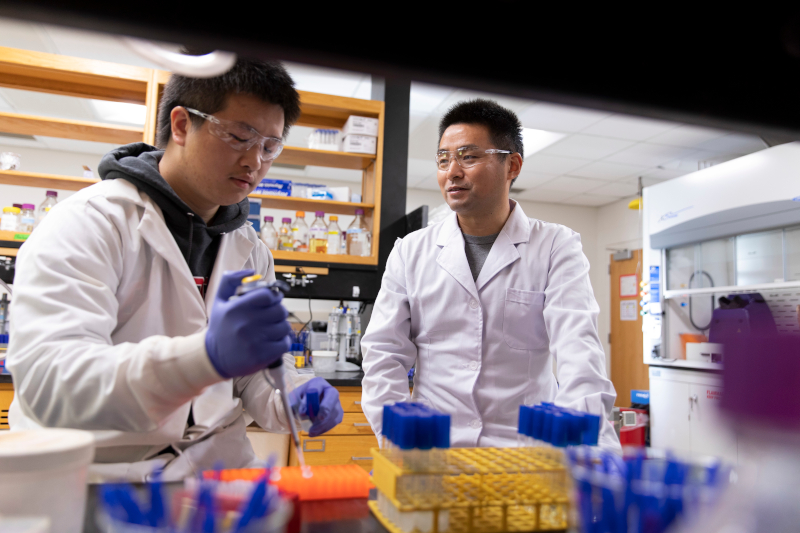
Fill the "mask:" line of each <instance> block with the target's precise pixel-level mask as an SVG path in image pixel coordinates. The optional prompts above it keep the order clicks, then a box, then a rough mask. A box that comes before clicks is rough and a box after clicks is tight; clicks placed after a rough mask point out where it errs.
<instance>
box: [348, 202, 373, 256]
mask: <svg viewBox="0 0 800 533" xmlns="http://www.w3.org/2000/svg"><path fill="white" fill-rule="evenodd" d="M371 254H372V233H371V232H370V231H369V228H368V227H367V225H366V224H365V223H364V210H363V209H356V218H355V220H353V223H352V224H350V226H348V228H347V255H355V256H359V257H369V256H370V255H371Z"/></svg>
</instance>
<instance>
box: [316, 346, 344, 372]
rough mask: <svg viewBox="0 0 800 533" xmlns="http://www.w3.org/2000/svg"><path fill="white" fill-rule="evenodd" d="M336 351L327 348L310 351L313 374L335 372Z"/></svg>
mask: <svg viewBox="0 0 800 533" xmlns="http://www.w3.org/2000/svg"><path fill="white" fill-rule="evenodd" d="M338 356H339V354H338V353H337V352H331V351H327V350H317V351H315V352H311V365H312V366H313V367H314V373H315V374H328V373H332V372H336V358H337V357H338Z"/></svg>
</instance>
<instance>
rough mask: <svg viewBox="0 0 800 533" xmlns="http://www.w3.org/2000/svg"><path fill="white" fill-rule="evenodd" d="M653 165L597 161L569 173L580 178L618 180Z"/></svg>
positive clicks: (640, 172) (641, 171)
mask: <svg viewBox="0 0 800 533" xmlns="http://www.w3.org/2000/svg"><path fill="white" fill-rule="evenodd" d="M650 168H651V167H643V166H639V165H623V164H620V163H609V162H607V161H597V162H596V163H590V164H588V165H586V166H583V167H580V168H578V169H575V170H573V171H572V172H570V173H569V175H570V176H577V177H579V178H594V179H599V180H611V181H613V180H618V179H622V178H627V177H628V176H634V175H637V176H638V175H640V174H642V173H643V172H645V171H647V170H649V169H650Z"/></svg>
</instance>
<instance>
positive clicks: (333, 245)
mask: <svg viewBox="0 0 800 533" xmlns="http://www.w3.org/2000/svg"><path fill="white" fill-rule="evenodd" d="M328 253H329V254H332V255H339V254H341V253H342V230H341V229H339V217H338V216H336V215H331V217H330V224H328Z"/></svg>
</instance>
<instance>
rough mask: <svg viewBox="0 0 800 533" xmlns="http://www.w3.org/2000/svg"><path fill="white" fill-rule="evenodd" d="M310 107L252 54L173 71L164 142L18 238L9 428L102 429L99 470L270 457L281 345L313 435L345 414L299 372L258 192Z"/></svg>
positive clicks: (125, 160)
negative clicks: (272, 372)
mask: <svg viewBox="0 0 800 533" xmlns="http://www.w3.org/2000/svg"><path fill="white" fill-rule="evenodd" d="M299 115H300V104H299V95H298V93H297V91H296V90H295V89H294V82H293V81H292V79H291V77H290V76H289V75H288V73H287V72H286V71H285V69H284V68H283V67H282V66H281V65H280V64H278V63H267V62H261V61H250V60H245V59H240V60H239V61H237V63H236V65H235V66H234V67H233V68H232V69H231V70H230V71H229V72H228V73H226V74H224V75H222V76H220V77H217V78H211V79H203V80H197V79H189V78H185V77H182V76H177V75H173V76H172V78H171V79H170V81H169V83H168V84H167V86H166V88H165V90H164V95H163V97H162V100H161V106H160V110H159V124H158V142H159V145H160V146H161V147H162V148H163V149H158V148H156V147H153V146H149V145H146V144H144V143H136V144H131V145H127V146H123V147H120V148H118V149H116V150H114V151H112V152H110V153H109V154H107V155H106V156H105V157H104V158H103V160H102V162H101V164H100V175H101V178H102V179H103V181H102V182H101V183H98V184H97V185H93V186H91V187H88V188H86V189H83V190H81V191H80V192H78V193H76V194H74V195H73V196H71V197H70V198H68V199H67V200H65V201H63V202H61V203H59V204H58V205H56V206H55V207H54V208H53V209H52V210H51V212H50V213H49V214H48V215H47V217H46V218H45V219H44V220H43V221H42V222H41V224H40V225H39V226H38V227H37V228H36V230H35V231H34V232H33V233H32V234H31V237H30V239H29V240H28V242H26V243H25V245H24V246H23V247H22V248H21V250H20V254H19V257H18V260H17V263H16V276H15V279H14V286H13V289H14V293H13V297H12V303H11V314H12V316H13V319H12V322H11V335H10V339H11V342H10V346H9V350H8V368H9V369H10V370H11V373H12V375H13V378H14V386H15V389H16V394H15V397H14V402H13V404H12V406H11V411H10V414H9V419H10V423H11V428H12V430H20V429H32V428H40V427H67V428H77V429H85V430H91V431H93V432H94V435H95V437H96V446H97V449H96V454H95V464H94V465H92V468H91V470H90V472H91V474H92V475H91V479H93V480H98V481H99V480H103V479H109V478H110V479H129V480H143V479H145V478H147V476H148V475H150V474H151V473H152V472H153V471H154V470H156V469H164V471H163V479H164V480H177V479H181V478H184V477H186V476H189V475H196V474H197V472H198V471H200V470H202V469H208V468H212V467H213V465H214V464H216V463H217V462H221V463H222V464H223V465H224V466H225V467H228V468H238V467H246V466H249V465H251V466H252V465H255V464H257V460H256V457H255V454H254V452H253V449H252V447H251V445H250V443H249V441H248V439H247V437H246V433H245V427H246V426H247V425H248V424H249V423H250V422H252V421H253V420H255V421H256V422H257V423H258V424H259V425H260V426H261V427H262V428H264V429H266V430H267V431H273V432H282V433H285V432H288V425H287V420H286V417H285V416H284V411H283V405H282V403H281V400H280V395H279V394H278V393H277V392H276V390H275V389H273V388H272V387H271V386H270V384H269V382H268V381H267V380H266V379H265V377H264V376H263V374H262V372H261V371H262V369H264V368H266V367H267V366H269V365H270V364H273V363H275V362H276V361H278V360H280V359H281V358H282V357H283V358H284V360H285V361H286V363H285V365H286V366H288V367H289V368H290V370H289V371H288V372H289V376H288V377H289V379H290V381H291V382H293V383H294V385H296V388H295V389H294V391H293V392H292V394H291V396H290V401H291V402H292V404H293V406H294V407H295V408H297V409H298V410H299V411H300V412H303V411H304V410H305V394H306V393H307V392H309V391H311V390H315V391H317V392H319V393H321V398H322V400H321V405H320V411H319V415H318V416H317V417H316V418H315V422H314V426H316V427H314V426H312V428H311V431H310V433H312V434H319V433H323V432H325V431H327V430H329V429H330V428H332V427H333V426H334V425H336V424H337V423H339V422H341V420H342V408H341V405H340V403H339V398H338V392H337V391H336V389H334V388H333V387H331V386H330V385H329V384H328V383H327V382H325V381H324V380H322V379H320V378H314V379H312V380H310V381H309V380H308V378H307V377H301V376H299V375H298V374H297V372H296V371H294V370H293V369H294V363H293V360H292V358H291V357H290V356H288V355H287V356H286V357H284V354H285V353H286V352H287V351H288V349H289V342H290V340H289V337H288V334H289V331H290V326H289V324H288V322H286V317H287V311H286V309H285V308H284V307H283V305H282V304H281V296H280V295H276V294H275V293H273V292H272V291H270V290H269V289H266V288H262V289H258V290H255V291H252V292H250V293H248V294H246V295H244V296H241V297H239V298H236V299H231V298H230V297H231V296H233V294H234V290H235V288H236V286H237V285H239V284H240V282H241V280H242V278H243V277H244V276H248V275H250V274H253V273H258V274H261V275H263V276H264V277H265V278H266V279H268V280H274V279H275V272H274V268H273V266H274V265H273V260H272V255H271V254H270V252H269V250H268V249H267V247H266V246H265V245H264V244H263V243H262V242H261V241H260V240H259V238H258V235H257V234H256V232H255V231H254V230H253V228H252V227H251V226H250V224H249V223H247V214H248V212H249V207H248V200H247V195H248V194H249V193H251V192H252V191H253V190H254V189H255V187H256V186H257V185H258V183H259V182H260V181H261V179H262V178H263V177H264V176H265V174H266V173H267V170H268V169H269V168H270V165H271V164H272V161H273V160H274V159H275V157H277V155H278V154H279V153H280V151H281V149H282V147H283V142H282V139H283V138H284V137H285V136H286V134H287V133H288V130H289V127H290V126H291V125H292V124H293V123H294V122H295V121H296V120H297V119H298V117H299Z"/></svg>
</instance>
